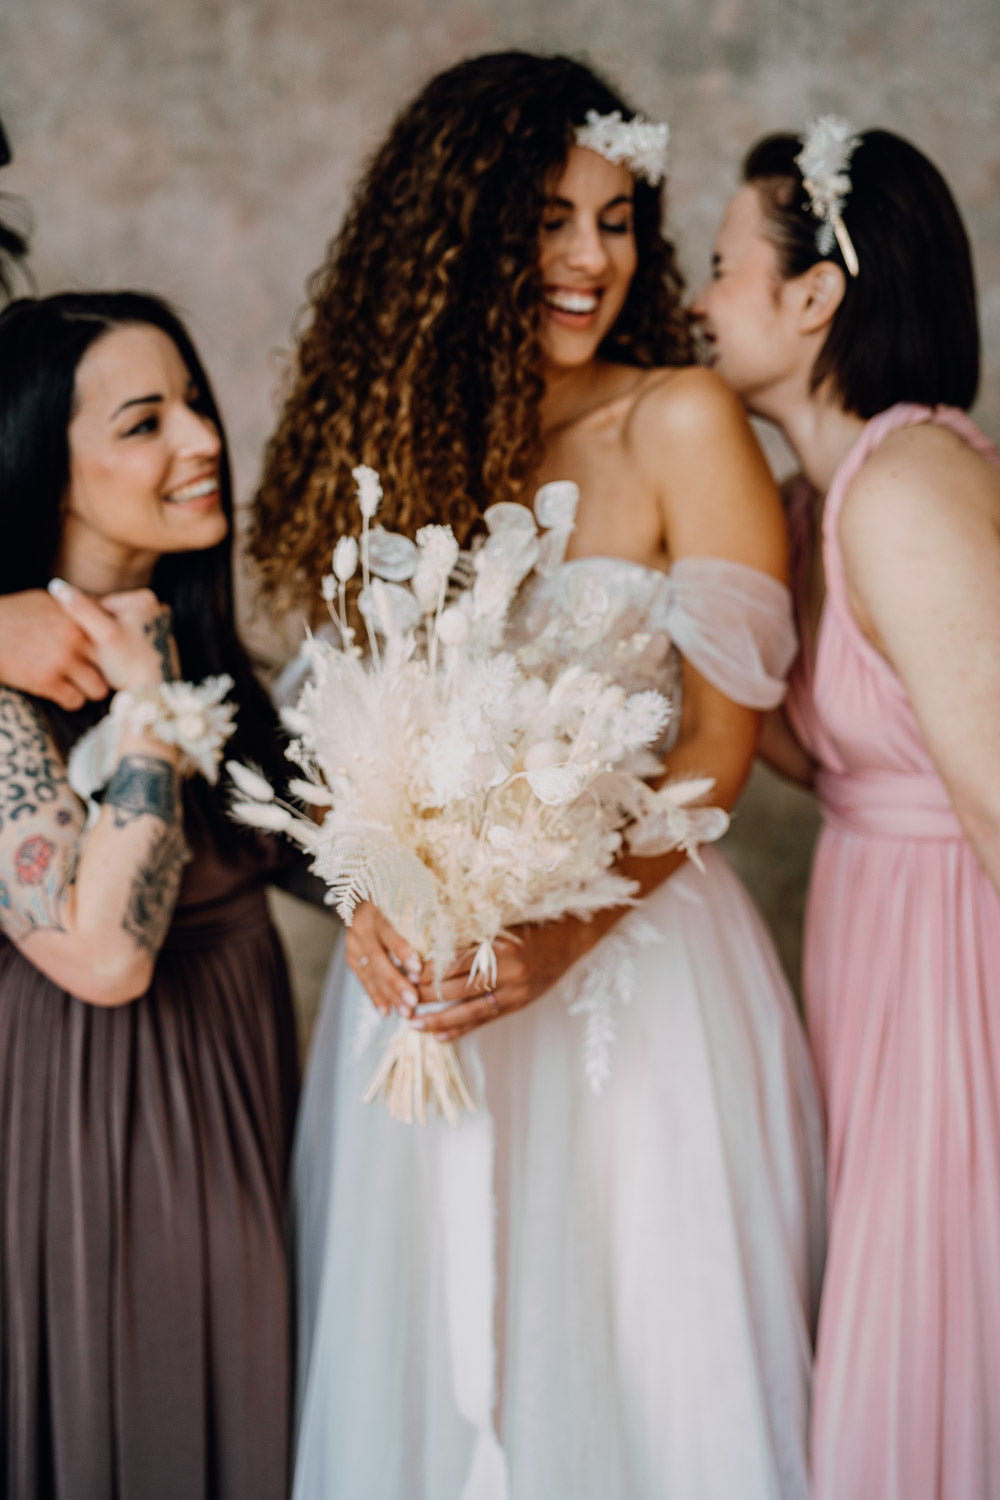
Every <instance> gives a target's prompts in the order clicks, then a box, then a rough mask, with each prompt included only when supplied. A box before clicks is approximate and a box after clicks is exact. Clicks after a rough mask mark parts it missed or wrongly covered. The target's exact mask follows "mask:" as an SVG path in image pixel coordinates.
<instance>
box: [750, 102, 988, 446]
mask: <svg viewBox="0 0 1000 1500" xmlns="http://www.w3.org/2000/svg"><path fill="white" fill-rule="evenodd" d="M801 149H802V142H801V140H800V139H799V138H798V137H797V136H794V135H769V136H766V137H765V138H764V139H763V140H760V141H758V142H757V143H756V145H754V146H753V147H751V149H750V151H749V152H748V154H747V157H746V160H745V161H744V163H743V180H744V182H747V183H750V184H751V185H752V186H753V187H755V188H756V189H757V191H758V192H759V193H760V195H761V198H762V200H763V204H764V212H765V219H766V223H767V228H768V232H769V235H770V238H771V239H772V242H773V243H774V246H775V248H776V250H777V252H778V258H779V267H780V271H781V275H782V277H784V278H786V279H787V278H788V277H792V276H799V275H801V274H802V273H803V272H804V271H807V270H808V269H809V268H810V266H813V265H815V264H816V263H817V262H818V261H822V260H831V261H833V262H835V263H836V264H837V265H840V266H841V268H842V269H844V272H845V276H846V278H847V289H846V291H845V293H844V298H843V301H842V302H841V305H840V307H839V308H838V309H837V312H836V314H835V316H834V319H833V322H832V324H831V326H830V331H829V334H828V336H827V339H826V343H825V344H824V345H823V348H822V349H821V351H820V353H819V356H818V358H817V360H816V364H815V366H814V368H813V372H812V388H813V389H816V387H817V386H819V385H820V384H821V382H822V381H824V380H825V379H827V377H830V378H831V379H832V381H833V384H834V386H835V388H836V390H837V393H838V395H839V396H840V398H841V400H842V401H843V403H844V406H845V408H846V409H847V410H848V411H851V412H855V413H856V414H857V415H858V416H860V417H864V418H866V419H867V418H869V417H873V416H875V415H876V414H877V413H878V412H880V411H884V410H885V409H886V408H887V407H889V406H892V405H894V404H895V403H896V402H897V401H913V402H917V403H919V404H921V405H927V406H936V405H938V404H945V405H949V406H958V407H961V408H963V409H966V410H967V409H968V408H969V407H970V406H971V405H972V403H973V401H974V400H975V395H976V390H977V388H978V385H979V359H980V344H979V321H978V316H977V310H976V287H975V278H974V275H973V269H972V257H971V254H970V250H969V241H968V236H967V235H966V232H965V228H964V226H963V224H962V220H961V216H960V215H959V212H958V208H957V206H956V204H955V200H954V198H953V197H952V195H951V192H950V190H949V188H948V186H947V184H946V182H945V180H944V178H943V177H942V176H941V174H940V172H939V171H938V170H937V168H936V167H935V166H934V165H933V164H932V163H931V162H930V161H928V159H927V157H926V156H924V154H923V152H921V151H918V150H917V148H916V146H912V145H911V144H910V143H909V141H905V140H903V139H902V138H901V137H900V136H898V135H894V134H893V133H892V132H891V131H888V130H866V131H863V132H862V133H861V143H860V145H859V146H858V147H857V148H856V150H855V151H854V154H853V156H852V157H851V162H850V168H849V171H850V177H851V189H850V193H849V194H848V197H847V200H846V203H845V206H844V211H843V219H844V223H845V225H846V227H847V231H848V233H849V234H850V237H851V240H852V242H853V244H854V248H855V250H856V252H857V256H858V263H859V268H860V269H859V273H858V275H857V276H856V277H852V276H851V275H850V274H849V273H848V272H847V270H846V267H844V262H843V259H842V257H841V253H840V249H839V247H838V246H835V247H834V249H833V250H831V252H830V253H829V254H828V255H827V254H824V253H822V252H821V251H820V250H819V249H818V248H817V244H816V232H817V228H818V221H817V220H816V218H815V217H814V216H813V214H812V213H811V211H810V209H809V205H808V197H807V194H806V191H805V188H804V187H803V185H802V174H801V172H800V170H799V168H798V166H797V165H796V163H795V157H796V155H797V154H798V152H799V151H800V150H801Z"/></svg>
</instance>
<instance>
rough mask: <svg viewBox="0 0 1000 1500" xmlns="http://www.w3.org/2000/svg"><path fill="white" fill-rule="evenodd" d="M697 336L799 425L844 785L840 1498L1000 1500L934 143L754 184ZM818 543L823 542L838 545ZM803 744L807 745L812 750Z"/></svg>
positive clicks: (987, 682)
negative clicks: (931, 157) (925, 151)
mask: <svg viewBox="0 0 1000 1500" xmlns="http://www.w3.org/2000/svg"><path fill="white" fill-rule="evenodd" d="M694 310H695V316H696V317H697V318H698V319H699V320H700V322H701V325H702V328H703V331H704V333H705V335H706V337H707V339H708V341H709V343H710V345H711V347H712V349H713V351H714V355H715V364H716V367H717V368H718V370H719V371H720V372H721V373H722V374H723V375H724V376H725V377H727V379H728V380H729V381H730V383H731V384H732V385H733V386H734V387H735V389H736V390H737V391H738V392H739V393H740V394H741V395H742V396H743V398H744V400H745V402H746V404H747V406H748V407H749V409H750V410H751V412H753V413H755V414H757V415H759V416H761V417H765V418H767V419H768V420H770V421H772V422H774V423H775V425H776V426H778V427H779V428H780V429H781V431H782V432H783V433H784V435H785V437H786V438H787V439H788V441H789V442H790V444H791V446H792V447H793V449H794V450H795V452H796V454H797V456H798V458H799V461H800V463H801V466H802V472H803V478H802V481H801V482H800V484H799V486H798V489H797V492H796V494H795V496H794V499H793V507H792V520H793V533H794V539H795V541H796V543H797V548H798V559H799V560H798V567H797V593H798V608H799V626H800V630H801V635H802V642H803V644H802V652H801V657H800V659H799V662H798V664H797V666H796V668H795V669H794V675H793V682H792V688H791V691H790V694H789V700H788V705H787V714H788V719H789V721H790V723H791V727H792V729H793V730H794V733H795V736H796V740H797V743H793V741H792V739H791V737H790V736H788V735H787V733H786V735H785V736H784V739H783V740H782V738H781V737H780V735H779V733H778V732H777V730H778V726H774V729H775V733H773V734H771V733H769V744H768V747H767V748H768V752H769V753H773V756H774V758H775V759H777V760H778V761H779V763H781V764H782V765H783V766H784V768H785V769H786V770H789V771H791V772H793V773H796V772H797V773H798V774H799V775H804V776H808V775H810V774H811V773H812V772H813V771H814V772H815V783H816V789H817V792H818V794H819V798H820V802H821V804H822V808H823V813H824V818H825V826H824V829H823V832H822V834H821V837H820V842H819V846H818V849H817V853H816V859H815V865H814V870H813V876H812V883H811V888H810V900H809V910H808V918H807V932H806V952H805V975H804V980H805V995H806V1010H807V1020H808V1024H809V1029H810V1033H811V1039H812V1046H813V1050H814V1054H815V1058H816V1063H817V1067H818V1072H819V1075H820V1083H821V1088H822V1091H823V1094H824V1099H825V1106H826V1111H827V1116H828V1127H829V1178H828V1182H829V1207H830V1217H831V1224H830V1231H831V1233H830V1246H829V1257H828V1262H827V1274H826V1281H825V1285H824V1291H823V1299H822V1303H821V1311H820V1324H819V1338H818V1350H817V1370H816V1378H815V1386H814V1399H813V1414H812V1434H811V1443H812V1465H813V1473H814V1486H815V1494H816V1495H817V1496H818V1497H820V1500H930V1497H932V1496H933V1497H939V1500H986V1497H987V1496H996V1495H998V1494H1000V899H998V894H997V893H998V888H1000V769H998V764H1000V763H998V758H997V757H998V746H1000V472H998V468H997V465H998V462H1000V460H998V455H997V453H996V450H995V449H994V448H993V447H992V446H991V444H990V443H988V442H987V440H986V439H985V438H984V437H983V435H982V433H981V432H980V431H979V429H978V428H977V427H976V426H975V425H974V424H973V422H972V421H971V420H970V419H969V417H968V416H966V414H965V409H966V408H967V407H968V406H969V405H970V404H971V402H972V400H973V397H974V395H975V391H976V386H977V382H978V375H979V338H978V332H977V324H976V303H975V291H974V285H973V277H972V268H971V263H970V257H969V250H968V244H967V240H966V237H965V233H964V230H963V228H962V225H961V221H960V219H959V216H958V213H957V210H956V208H955V205H954V202H953V200H952V198H951V195H950V193H949V191H948V189H947V187H946V185H945V183H944V182H943V181H942V179H941V177H940V175H939V174H938V172H937V171H936V170H935V168H934V167H933V166H932V165H931V164H930V163H929V162H928V161H927V159H926V158H925V157H924V156H923V155H922V154H921V153H920V152H919V151H917V150H916V149H915V148H914V147H913V146H911V145H909V144H908V143H907V142H905V141H903V140H901V139H900V138H899V137H897V136H894V135H891V134H889V133H888V132H886V131H881V130H873V131H867V132H865V133H863V134H862V135H860V136H853V135H852V134H851V132H850V128H849V127H847V126H846V125H844V123H843V122H841V121H836V120H831V119H824V120H820V121H817V122H815V124H814V125H813V126H811V127H810V129H809V131H808V132H807V134H806V136H805V137H804V138H803V139H802V140H800V139H798V138H795V137H792V136H774V137H769V138H768V139H766V140H764V141H762V142H760V143H758V145H757V146H755V147H754V148H753V150H752V151H751V152H750V154H749V156H748V158H747V160H746V163H745V165H744V185H743V186H742V187H741V188H740V190H739V191H738V192H737V194H736V196H735V197H734V198H733V200H732V202H731V204H730V206H729V209H728V211H727V213H726V216H725V219H724V221H723V224H722V227H721V230H720V232H719V235H718V239H717V242H716V247H715V255H714V257H713V274H712V279H711V280H710V281H709V283H708V284H707V285H706V286H705V287H704V288H703V290H702V291H701V293H700V294H699V296H698V298H697V300H696V304H695V309H694ZM813 543H815V545H813ZM803 752H804V753H803Z"/></svg>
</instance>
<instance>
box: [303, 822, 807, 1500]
mask: <svg viewBox="0 0 1000 1500" xmlns="http://www.w3.org/2000/svg"><path fill="white" fill-rule="evenodd" d="M705 862H706V866H707V873H706V874H704V875H702V874H700V873H699V872H698V871H696V870H694V869H690V868H685V869H683V870H681V871H679V872H678V873H677V874H676V875H674V876H673V877H672V878H671V879H670V880H669V881H668V882H666V883H665V885H663V886H662V887H660V888H659V889H658V890H657V891H655V892H654V893H653V894H652V895H651V896H650V897H648V898H647V899H646V900H645V901H643V902H642V903H641V905H640V906H639V907H638V908H637V909H636V910H635V911H634V912H632V913H630V914H629V915H628V916H627V917H626V918H625V919H624V920H623V921H622V922H621V923H619V924H618V926H617V928H616V929H615V930H614V932H613V933H612V934H611V935H610V936H609V937H607V938H605V939H604V941H603V942H602V943H601V944H599V945H598V947H597V948H596V949H595V950H594V951H593V953H592V954H590V955H588V957H587V958H586V959H584V960H582V961H581V963H580V964H578V965H576V966H575V967H574V968H573V969H572V970H571V971H570V972H569V974H568V975H567V976H565V977H564V979H563V980H562V981H560V983H559V984H558V985H557V986H555V987H554V988H553V990H551V991H550V992H549V993H548V994H547V995H545V996H544V997H543V998H542V999H540V1000H539V1001H537V1002H535V1003H534V1004H533V1005H531V1006H529V1007H528V1008H527V1009H526V1010H524V1011H521V1012H520V1013H518V1014H516V1015H513V1016H510V1017H508V1018H505V1019H502V1020H500V1021H498V1022H497V1023H496V1024H494V1025H491V1026H488V1027H485V1028H483V1029H481V1030H480V1031H479V1032H478V1033H477V1034H476V1036H475V1039H474V1040H472V1041H465V1042H463V1043H462V1052H463V1059H464V1065H465V1068H466V1071H467V1073H468V1074H469V1076H470V1078H471V1079H472V1081H473V1085H474V1087H475V1089H476V1090H477V1092H478V1095H479V1099H480V1107H479V1109H478V1111H477V1113H476V1114H475V1115H471V1116H466V1117H464V1119H463V1123H462V1124H461V1125H460V1126H459V1128H458V1129H457V1130H453V1129H451V1128H450V1127H449V1126H448V1125H447V1124H446V1123H445V1122H444V1121H443V1120H435V1121H433V1122H432V1123H430V1124H428V1125H427V1126H425V1127H420V1126H407V1125H404V1124H401V1123H399V1122H398V1121H396V1120H394V1119H392V1118H391V1117H390V1115H389V1114H388V1112H387V1110H386V1109H385V1108H384V1106H383V1105H382V1104H381V1103H380V1102H379V1103H376V1104H374V1105H368V1106H366V1105H364V1104H362V1103H361V1094H362V1092H363V1089H364V1086H365V1084H366V1082H367V1080H368V1078H369V1076H370V1075H371V1073H372V1071H373V1070H374V1067H375V1065H376V1062H377V1060H378V1057H379V1055H380V1046H379V1040H378V1039H376V1043H375V1045H374V1046H368V1047H367V1048H362V1046H361V1045H360V1043H363V1042H364V1040H365V1036H366V1034H367V1033H369V1032H370V1026H369V1025H368V1022H367V1019H366V1017H367V1016H368V1014H369V1012H370V1010H371V1007H370V1002H369V1001H368V1000H367V997H366V996H365V995H364V993H363V991H362V990H361V989H360V987H359V986H358V985H357V983H356V982H355V980H354V978H353V976H352V975H351V974H350V973H349V972H348V971H347V970H346V968H345V966H344V963H343V957H342V954H341V955H338V956H337V957H336V958H335V961H334V965H333V968H332V970H331V974H330V977H329V981H328V987H327V994H326V999H325V1005H324V1010H323V1014H322V1017H321V1020H320V1022H319V1026H318V1030H317V1035H316V1038H315V1042H314V1048H313V1056H312V1059H311V1064H310V1068H309V1073H308V1077H307V1083H306V1091H305V1097H304V1103H303V1110H302V1115H301V1119H300V1127H299V1135H298V1141H297V1147H296V1158H295V1169H294V1183H295V1187H294V1191H295V1200H296V1239H297V1257H298V1272H299V1283H300V1296H301V1304H300V1338H299V1368H298V1407H299V1436H298V1452H297V1459H296V1473H295V1495H296V1497H298V1500H348V1497H350V1500H358V1497H361V1496H364V1497H365V1500H459V1497H462V1500H501V1497H504V1496H507V1497H510V1500H570V1497H572V1500H654V1497H655V1500H664V1497H682V1500H698V1497H705V1500H735V1497H737V1496H738V1497H740V1500H757V1497H760V1500H764V1497H782V1500H803V1497H805V1495H806V1493H807V1488H808V1485H807V1470H806V1456H805V1455H806V1431H807V1423H808V1403H809V1388H810V1373H811V1361H812V1334H813V1322H814V1312H815V1307H816V1302H817V1297H818V1285H819V1278H820V1274H821V1269H822V1260H823V1252H824V1182H823V1144H822V1137H821V1128H820V1116H819V1110H818V1106H817V1102H816V1096H815V1091H814V1086H813V1078H812V1071H811V1063H810V1061H809V1057H808V1054H807V1050H806V1047H805V1044H804V1039H803V1035H802V1031H801V1028H800V1025H799V1022H798V1018H797V1016H796V1014H795V1012H794V1008H793V1004H792V1001H791V998H790V996H789V993H788V990H787V988H786V985H785V982H784V979H783V976H782V974H781V972H780V969H779V966H778V963H777V959H776V957H775V956H774V953H773V950H772V947H771V944H770V941H769V939H768V937H767V935H766V933H765V932H764V930H763V926H762V924H761V922H760V919H759V917H758V916H757V913H756V911H755V910H754V908H753V906H752V904H751V903H750V901H749V900H748V898H747V896H746V894H745V892H744V890H743V888H742V886H741V885H740V884H739V882H738V881H737V880H736V878H735V876H734V875H733V874H732V873H731V871H730V870H729V868H728V866H727V865H726V863H725V861H724V859H723V858H722V856H721V855H719V854H717V853H716V852H715V851H713V850H707V851H705ZM595 966H597V967H600V968H601V969H602V971H603V974H604V978H605V979H606V981H607V985H608V987H609V988H610V990H611V991H613V992H616V993H617V995H618V999H619V1004H618V1007H617V1009H616V1011H615V1023H614V1024H615V1029H616V1033H617V1034H616V1037H615V1040H614V1044H613V1049H612V1055H611V1063H612V1066H611V1074H610V1078H609V1079H608V1081H607V1083H606V1085H605V1087H604V1089H603V1092H601V1093H599V1094H596V1095H595V1094H594V1093H592V1092H591V1090H590V1088H589V1087H588V1085H587V1083H586V1082H585V1078H584V1029H585V1023H584V1018H583V1017H581V1016H579V1015H574V1014H571V1010H570V1008H571V1006H572V1004H573V1001H574V998H575V997H578V996H579V995H580V994H581V993H583V991H584V989H585V982H586V981H587V980H588V979H593V977H594V970H595ZM393 1024H395V1023H384V1024H383V1026H382V1028H381V1037H382V1039H384V1037H385V1036H387V1035H389V1033H390V1028H391V1025H393ZM592 1040H593V1039H592Z"/></svg>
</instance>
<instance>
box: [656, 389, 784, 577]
mask: <svg viewBox="0 0 1000 1500" xmlns="http://www.w3.org/2000/svg"><path fill="white" fill-rule="evenodd" d="M626 441H627V442H628V443H629V444H630V446H631V449H632V457H633V460H634V462H635V463H636V466H637V467H638V468H639V470H640V471H641V472H642V473H643V474H644V475H645V476H646V478H647V480H648V482H649V484H650V487H651V489H652V491H653V493H655V495H656V497H657V501H658V504H659V506H660V511H661V515H662V522H663V528H664V534H665V536H666V537H667V539H668V543H669V550H670V552H671V554H672V555H673V556H675V557H681V556H683V555H685V554H689V555H698V554H701V555H706V556H723V557H729V558H733V559H734V560H736V561H739V562H744V563H746V564H747V565H748V566H750V567H758V568H762V569H764V570H765V571H767V572H770V573H774V574H775V575H776V576H778V577H783V576H784V573H785V567H786V538H785V524H784V516H783V513H782V508H781V499H780V496H779V494H778V490H777V486H776V485H775V482H774V479H773V477H772V475H771V471H770V469H769V467H768V464H767V460H766V459H765V457H764V454H763V452H762V451H761V447H760V444H759V443H758V441H757V438H756V435H755V433H754V431H753V428H752V427H751V426H750V422H749V420H748V418H747V416H746V413H745V411H744V409H743V405H742V402H741V401H740V400H739V398H738V397H737V396H736V395H734V393H733V392H732V391H731V390H730V388H729V387H728V386H727V385H726V384H725V383H724V382H723V381H722V379H721V378H720V377H719V376H718V375H717V374H715V372H714V371H713V370H705V369H700V368H696V367H694V368H685V369H679V370H662V371H657V372H656V374H655V377H654V378H652V379H650V380H649V381H648V382H646V383H645V384H644V385H643V387H642V388H641V389H640V390H639V391H638V392H637V394H636V399H635V401H634V404H633V408H632V411H631V414H630V422H629V424H628V432H627V437H626Z"/></svg>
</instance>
